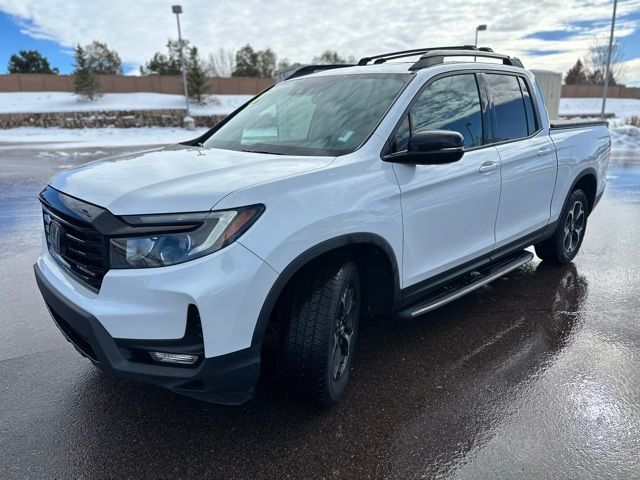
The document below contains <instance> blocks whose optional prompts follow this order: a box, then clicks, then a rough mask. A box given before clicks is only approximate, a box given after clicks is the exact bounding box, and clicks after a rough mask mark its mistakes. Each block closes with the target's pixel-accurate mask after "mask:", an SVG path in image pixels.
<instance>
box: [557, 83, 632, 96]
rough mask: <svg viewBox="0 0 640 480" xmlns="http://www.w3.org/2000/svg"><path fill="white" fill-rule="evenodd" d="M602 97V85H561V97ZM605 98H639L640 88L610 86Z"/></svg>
mask: <svg viewBox="0 0 640 480" xmlns="http://www.w3.org/2000/svg"><path fill="white" fill-rule="evenodd" d="M576 97H602V85H562V98H576ZM607 98H639V99H640V88H634V87H623V86H610V87H609V88H608V89H607Z"/></svg>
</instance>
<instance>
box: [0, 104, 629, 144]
mask: <svg viewBox="0 0 640 480" xmlns="http://www.w3.org/2000/svg"><path fill="white" fill-rule="evenodd" d="M250 98H251V96H250V95H216V96H215V97H214V98H212V100H211V102H210V103H209V104H208V105H204V106H201V105H194V106H193V107H192V109H193V113H194V114H195V115H224V114H227V113H230V112H231V111H233V110H234V109H235V108H237V107H238V106H240V105H241V104H243V103H244V102H246V101H247V100H248V99H250ZM183 102H184V97H182V96H181V95H165V94H159V93H108V94H105V95H103V96H102V97H101V98H99V99H97V100H96V101H94V102H81V101H79V100H78V99H77V97H76V96H75V95H74V94H71V93H64V92H20V93H0V113H8V112H45V111H46V112H65V111H83V110H84V111H92V110H93V111H95V110H132V109H168V108H182V107H183V106H184V103H183ZM600 102H601V100H600V99H598V98H563V99H561V100H560V114H561V115H563V114H564V115H567V114H597V113H598V112H599V111H600V105H601V103H600ZM607 112H611V113H614V114H615V115H616V118H614V119H611V120H610V122H609V126H610V131H611V140H612V145H613V149H614V151H615V152H616V153H618V152H632V151H640V128H638V127H633V126H630V125H624V119H625V118H629V117H632V116H636V115H637V116H640V100H638V99H621V98H610V99H608V100H607ZM204 131H206V129H198V130H196V131H195V132H189V131H187V130H185V129H182V128H165V127H142V128H92V129H65V128H36V127H22V128H12V129H7V130H2V129H0V150H1V149H6V148H42V149H54V150H69V149H73V148H86V147H115V146H145V145H162V144H171V143H177V142H181V141H184V140H188V139H192V138H195V137H196V136H198V135H199V134H201V133H203V132H204Z"/></svg>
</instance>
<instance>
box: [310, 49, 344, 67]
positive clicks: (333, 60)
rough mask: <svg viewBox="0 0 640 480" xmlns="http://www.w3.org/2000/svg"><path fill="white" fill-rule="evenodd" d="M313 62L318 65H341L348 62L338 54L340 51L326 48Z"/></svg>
mask: <svg viewBox="0 0 640 480" xmlns="http://www.w3.org/2000/svg"><path fill="white" fill-rule="evenodd" d="M312 63H314V64H317V65H341V64H345V63H347V61H346V60H345V59H344V58H342V57H341V56H340V55H338V52H335V51H332V50H325V51H324V52H322V53H321V54H320V56H319V57H315V58H314V59H313V62H312Z"/></svg>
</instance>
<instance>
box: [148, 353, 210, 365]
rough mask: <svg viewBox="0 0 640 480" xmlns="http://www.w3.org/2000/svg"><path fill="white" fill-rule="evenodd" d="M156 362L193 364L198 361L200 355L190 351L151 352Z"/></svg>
mask: <svg viewBox="0 0 640 480" xmlns="http://www.w3.org/2000/svg"><path fill="white" fill-rule="evenodd" d="M149 355H151V358H153V359H154V360H155V361H156V362H162V363H179V364H180V365H193V364H194V363H196V362H197V361H198V355H191V354H188V353H165V352H149Z"/></svg>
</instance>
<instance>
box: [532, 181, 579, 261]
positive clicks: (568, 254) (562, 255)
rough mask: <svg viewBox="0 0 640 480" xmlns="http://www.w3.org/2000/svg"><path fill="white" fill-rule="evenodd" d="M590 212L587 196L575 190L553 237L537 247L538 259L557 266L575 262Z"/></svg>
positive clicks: (561, 215)
mask: <svg viewBox="0 0 640 480" xmlns="http://www.w3.org/2000/svg"><path fill="white" fill-rule="evenodd" d="M588 212H589V203H588V201H587V196H586V195H585V194H584V192H583V191H582V190H580V189H577V190H574V191H573V192H572V193H571V195H570V196H569V199H568V200H567V203H566V205H565V206H564V209H563V211H562V213H561V214H560V218H559V219H558V226H557V227H556V231H555V232H554V233H553V236H552V237H551V238H549V239H547V240H545V241H544V242H541V243H539V244H538V245H536V246H535V249H536V254H537V255H538V257H540V258H541V259H542V260H545V261H547V262H552V263H557V264H563V263H568V262H570V261H571V260H573V259H574V258H575V256H576V255H577V254H578V251H579V250H580V246H581V245H582V240H584V233H585V230H586V228H587V216H588Z"/></svg>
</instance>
